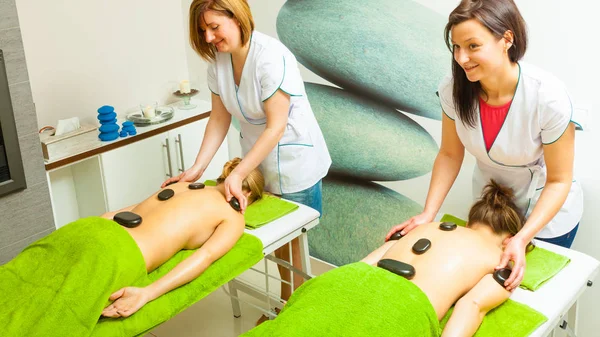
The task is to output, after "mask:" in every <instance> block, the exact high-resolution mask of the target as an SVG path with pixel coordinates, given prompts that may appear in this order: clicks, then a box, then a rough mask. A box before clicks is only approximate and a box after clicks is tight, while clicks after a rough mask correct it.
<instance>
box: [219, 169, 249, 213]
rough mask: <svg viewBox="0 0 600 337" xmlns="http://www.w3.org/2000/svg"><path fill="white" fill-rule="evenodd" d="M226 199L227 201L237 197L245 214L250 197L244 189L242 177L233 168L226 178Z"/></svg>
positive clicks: (241, 210)
mask: <svg viewBox="0 0 600 337" xmlns="http://www.w3.org/2000/svg"><path fill="white" fill-rule="evenodd" d="M224 184H225V199H227V202H229V200H231V198H232V197H235V198H236V199H237V200H238V201H239V203H240V212H242V214H244V212H245V211H246V207H247V206H248V199H247V198H246V195H245V194H244V191H243V190H242V177H240V176H239V175H238V174H237V173H236V172H235V170H233V171H232V172H231V173H230V174H229V176H227V178H225V182H224Z"/></svg>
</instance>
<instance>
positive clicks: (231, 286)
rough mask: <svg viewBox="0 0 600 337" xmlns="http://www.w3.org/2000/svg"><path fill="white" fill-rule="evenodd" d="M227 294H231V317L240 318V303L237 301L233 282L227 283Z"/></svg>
mask: <svg viewBox="0 0 600 337" xmlns="http://www.w3.org/2000/svg"><path fill="white" fill-rule="evenodd" d="M227 285H228V286H229V293H230V294H231V296H230V298H231V308H232V309H233V317H235V318H239V317H241V316H242V309H241V308H240V301H239V300H238V298H239V295H238V291H237V287H236V283H235V282H228V283H227Z"/></svg>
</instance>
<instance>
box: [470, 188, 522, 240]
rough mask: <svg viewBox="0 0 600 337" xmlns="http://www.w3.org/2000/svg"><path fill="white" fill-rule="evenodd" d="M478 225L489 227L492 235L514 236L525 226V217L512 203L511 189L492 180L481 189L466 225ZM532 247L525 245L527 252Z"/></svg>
mask: <svg viewBox="0 0 600 337" xmlns="http://www.w3.org/2000/svg"><path fill="white" fill-rule="evenodd" d="M472 223H480V224H484V225H487V226H490V227H491V228H492V230H493V231H494V233H496V234H504V233H509V234H511V235H516V234H517V233H518V232H519V231H520V230H521V228H523V225H524V224H525V217H524V216H523V214H521V212H520V211H519V209H518V208H517V205H516V204H515V202H514V194H513V191H512V189H510V188H508V187H506V186H502V185H500V184H498V183H497V182H495V181H494V180H493V179H492V180H490V183H489V184H487V185H486V186H485V187H484V188H483V194H482V196H481V199H479V200H478V201H477V202H475V204H473V206H471V210H470V211H469V219H468V224H472ZM532 248H533V245H532V244H531V243H529V244H528V245H527V251H529V250H531V249H532Z"/></svg>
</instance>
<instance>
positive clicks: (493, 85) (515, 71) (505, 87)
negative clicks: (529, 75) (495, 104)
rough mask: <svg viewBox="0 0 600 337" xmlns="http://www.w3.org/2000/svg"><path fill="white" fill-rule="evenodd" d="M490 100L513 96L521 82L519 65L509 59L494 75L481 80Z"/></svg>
mask: <svg viewBox="0 0 600 337" xmlns="http://www.w3.org/2000/svg"><path fill="white" fill-rule="evenodd" d="M479 82H480V84H481V88H482V89H483V90H484V91H485V96H487V100H488V101H490V100H491V101H495V100H498V99H502V98H503V97H507V96H508V97H512V96H513V94H514V92H515V88H516V87H517V83H519V65H518V64H517V63H516V62H515V63H512V62H510V61H507V62H506V64H504V65H503V66H501V67H500V68H499V69H498V71H496V72H495V73H494V74H493V75H491V76H489V77H487V78H485V79H482V80H481V81H479Z"/></svg>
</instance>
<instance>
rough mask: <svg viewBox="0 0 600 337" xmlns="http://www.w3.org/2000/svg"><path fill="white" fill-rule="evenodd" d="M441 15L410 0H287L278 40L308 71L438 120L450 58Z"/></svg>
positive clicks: (389, 103)
mask: <svg viewBox="0 0 600 337" xmlns="http://www.w3.org/2000/svg"><path fill="white" fill-rule="evenodd" d="M445 22H446V18H444V17H443V16H442V15H441V14H438V13H436V12H434V11H433V10H431V9H428V8H427V7H424V6H423V5H421V4H418V3H416V2H414V1H410V0H370V1H359V0H336V1H329V0H288V1H287V2H286V3H285V5H284V6H283V7H282V8H281V11H280V12H279V15H278V17H277V34H278V35H279V39H280V40H281V42H283V43H284V44H285V45H286V46H287V47H288V48H289V49H290V50H291V51H292V52H293V53H294V55H296V58H297V59H298V61H299V62H300V63H301V64H302V65H304V66H305V67H306V68H308V69H309V70H311V71H313V72H314V73H315V74H318V75H319V76H321V77H323V78H324V79H326V80H328V81H330V82H332V83H334V84H336V85H338V86H340V87H342V88H344V89H346V90H349V91H354V92H356V93H358V94H360V95H364V96H368V97H371V98H373V99H375V100H378V101H382V102H385V103H387V104H388V105H389V106H390V107H393V108H396V109H400V110H402V111H405V112H410V113H414V114H417V115H420V116H424V117H429V118H433V119H437V120H441V118H442V115H441V113H442V112H441V109H440V105H439V102H438V99H437V97H436V95H435V92H436V90H437V85H438V83H439V81H440V80H441V79H442V78H443V77H444V75H445V74H446V73H448V72H449V70H450V61H451V58H452V55H451V54H450V52H449V51H448V49H447V48H446V45H445V44H444V39H443V31H444V25H445Z"/></svg>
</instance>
